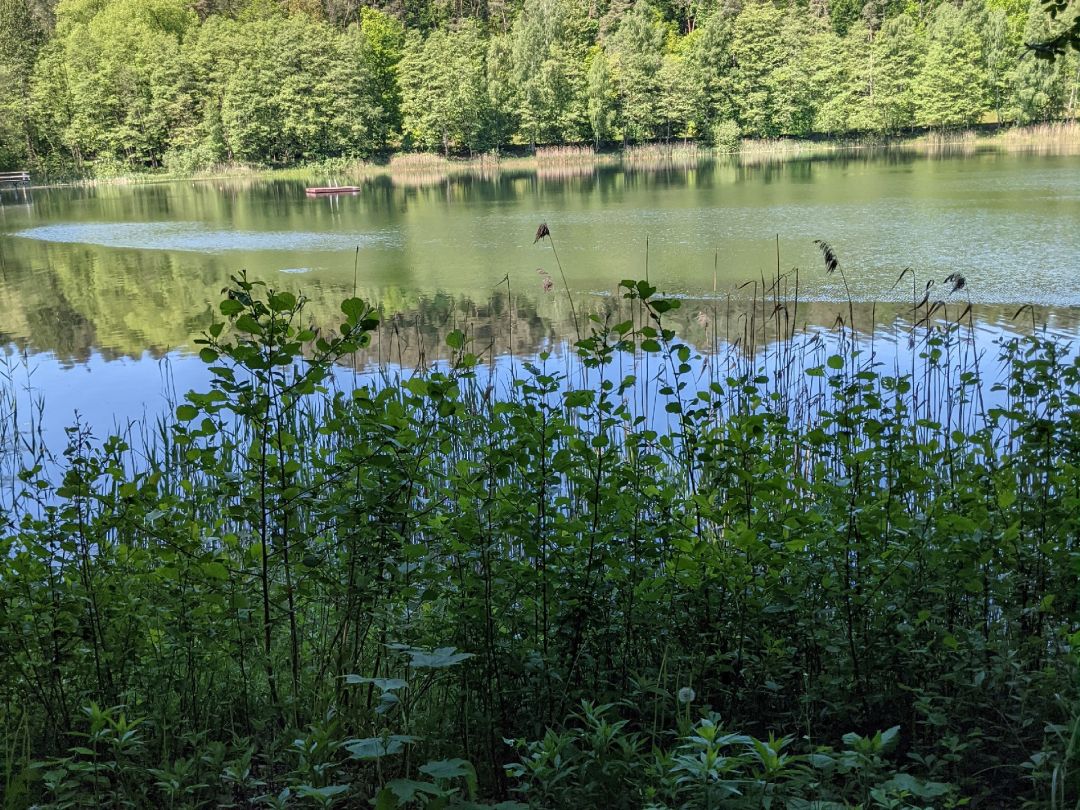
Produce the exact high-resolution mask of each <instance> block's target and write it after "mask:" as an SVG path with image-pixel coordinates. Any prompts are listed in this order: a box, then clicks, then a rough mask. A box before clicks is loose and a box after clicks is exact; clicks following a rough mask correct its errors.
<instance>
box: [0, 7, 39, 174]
mask: <svg viewBox="0 0 1080 810" xmlns="http://www.w3.org/2000/svg"><path fill="white" fill-rule="evenodd" d="M44 40H45V32H44V30H43V29H42V25H41V21H40V20H39V19H38V18H37V17H36V15H35V14H34V10H33V8H32V7H31V5H30V3H29V2H28V0H0V43H3V45H2V47H0V169H3V168H12V167H15V166H18V165H20V164H22V163H24V162H25V161H26V160H28V159H30V158H31V157H32V153H33V140H32V133H33V121H32V117H31V106H30V77H31V76H32V75H33V71H34V62H35V60H36V59H37V55H38V51H39V50H40V48H41V45H42V43H43V42H44Z"/></svg>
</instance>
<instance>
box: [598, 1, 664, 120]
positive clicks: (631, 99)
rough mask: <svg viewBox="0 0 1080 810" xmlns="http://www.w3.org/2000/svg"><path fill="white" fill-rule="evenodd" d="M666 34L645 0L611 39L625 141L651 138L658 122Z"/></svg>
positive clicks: (623, 20)
mask: <svg viewBox="0 0 1080 810" xmlns="http://www.w3.org/2000/svg"><path fill="white" fill-rule="evenodd" d="M666 33H667V32H666V30H665V27H664V24H663V23H662V22H661V21H660V20H659V19H658V18H657V14H656V11H655V9H653V7H652V6H651V5H649V3H648V2H646V0H638V1H637V2H636V3H635V4H634V6H633V7H632V8H631V9H630V11H629V12H628V13H627V14H626V15H625V16H624V17H623V19H622V21H621V22H620V24H619V27H618V28H617V29H616V30H615V32H614V33H613V34H612V36H611V38H610V39H609V40H608V57H609V58H610V59H611V64H612V68H613V72H614V75H615V87H616V92H617V94H618V99H619V108H618V114H619V124H620V126H621V128H622V135H623V140H625V141H641V140H645V139H646V138H650V137H652V135H653V132H654V128H655V127H656V125H657V124H658V123H659V112H658V109H657V102H658V100H659V96H660V92H659V91H660V69H661V67H662V65H663V59H664V39H665V35H666Z"/></svg>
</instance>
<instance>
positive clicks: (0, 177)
mask: <svg viewBox="0 0 1080 810" xmlns="http://www.w3.org/2000/svg"><path fill="white" fill-rule="evenodd" d="M28 185H30V172H25V171H23V172H0V187H2V186H14V187H15V188H21V187H23V186H28Z"/></svg>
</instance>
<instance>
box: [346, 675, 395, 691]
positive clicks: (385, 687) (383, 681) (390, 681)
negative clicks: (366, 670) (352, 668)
mask: <svg viewBox="0 0 1080 810" xmlns="http://www.w3.org/2000/svg"><path fill="white" fill-rule="evenodd" d="M345 683H348V684H353V685H356V684H365V683H370V684H374V685H375V686H377V687H378V688H379V689H381V690H382V691H384V692H393V691H394V690H395V689H405V688H406V687H408V685H409V682H408V681H405V680H402V679H401V678H366V677H363V676H361V675H346V676H345Z"/></svg>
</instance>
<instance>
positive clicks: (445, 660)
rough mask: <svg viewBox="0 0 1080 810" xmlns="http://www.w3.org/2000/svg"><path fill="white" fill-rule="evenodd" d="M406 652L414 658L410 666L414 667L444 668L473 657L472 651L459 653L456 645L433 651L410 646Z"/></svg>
mask: <svg viewBox="0 0 1080 810" xmlns="http://www.w3.org/2000/svg"><path fill="white" fill-rule="evenodd" d="M405 653H406V654H408V656H409V657H410V658H411V659H412V660H410V661H409V666H411V667H412V668H413V669H444V668H446V667H452V666H455V665H456V664H460V663H461V662H462V661H465V660H468V659H469V658H472V657H473V654H472V653H459V652H458V651H457V649H456V648H454V647H439V648H438V649H437V650H433V651H432V652H427V651H425V650H417V649H413V648H409V649H407V650H405Z"/></svg>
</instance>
